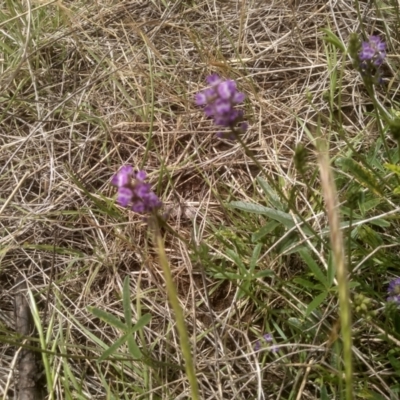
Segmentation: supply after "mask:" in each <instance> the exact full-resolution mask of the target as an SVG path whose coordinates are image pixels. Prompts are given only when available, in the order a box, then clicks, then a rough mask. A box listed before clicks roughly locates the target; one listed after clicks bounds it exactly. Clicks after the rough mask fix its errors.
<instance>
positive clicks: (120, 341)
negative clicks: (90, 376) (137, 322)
mask: <svg viewBox="0 0 400 400" xmlns="http://www.w3.org/2000/svg"><path fill="white" fill-rule="evenodd" d="M128 335H129V333H126V334H125V335H123V336H122V337H121V338H119V339H118V340H117V341H116V342H115V343H113V344H112V345H111V346H110V347H109V348H108V349H107V350H105V351H104V352H103V354H102V355H101V356H100V358H99V359H98V361H99V362H101V361H104V360H105V359H106V358H108V357H110V356H111V355H112V354H113V353H115V352H116V351H117V350H118V348H119V347H121V346H122V345H123V344H124V343H125V342H126V341H127V339H128Z"/></svg>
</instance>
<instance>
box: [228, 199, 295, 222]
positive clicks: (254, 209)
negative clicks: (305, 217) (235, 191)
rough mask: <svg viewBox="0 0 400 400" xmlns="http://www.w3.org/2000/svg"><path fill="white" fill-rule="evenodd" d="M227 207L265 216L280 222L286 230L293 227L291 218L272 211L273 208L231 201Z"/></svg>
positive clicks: (281, 212) (283, 213)
mask: <svg viewBox="0 0 400 400" xmlns="http://www.w3.org/2000/svg"><path fill="white" fill-rule="evenodd" d="M228 205H229V206H230V207H232V208H237V209H239V210H242V211H247V212H251V213H254V214H261V215H266V216H267V217H269V218H271V219H273V220H275V221H278V222H280V223H281V224H283V225H284V226H285V227H286V228H288V229H290V228H293V227H294V226H295V223H294V221H293V218H292V216H291V215H290V214H288V213H285V212H283V211H278V210H274V209H273V208H269V207H264V206H261V205H259V204H255V203H245V202H244V201H232V202H230V203H229V204H228Z"/></svg>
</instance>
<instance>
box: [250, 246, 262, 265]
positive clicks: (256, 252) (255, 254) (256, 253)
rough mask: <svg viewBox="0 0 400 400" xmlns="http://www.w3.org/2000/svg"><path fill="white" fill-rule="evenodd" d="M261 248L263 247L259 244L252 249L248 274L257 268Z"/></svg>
mask: <svg viewBox="0 0 400 400" xmlns="http://www.w3.org/2000/svg"><path fill="white" fill-rule="evenodd" d="M262 246H263V245H262V244H261V243H259V244H257V245H256V246H255V247H254V250H253V254H252V255H251V259H250V266H249V267H250V269H249V271H250V272H253V271H254V269H255V268H256V266H257V262H258V259H259V258H260V253H261V249H262Z"/></svg>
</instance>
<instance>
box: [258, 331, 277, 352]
mask: <svg viewBox="0 0 400 400" xmlns="http://www.w3.org/2000/svg"><path fill="white" fill-rule="evenodd" d="M273 341H274V338H273V336H272V333H266V334H265V335H263V337H262V338H261V339H260V340H257V342H256V344H255V345H254V351H258V350H260V349H261V347H264V346H265V345H267V344H268V343H272V342H273ZM267 348H268V350H270V351H272V352H273V353H276V352H277V351H279V349H278V347H277V346H274V345H272V346H270V345H268V346H267Z"/></svg>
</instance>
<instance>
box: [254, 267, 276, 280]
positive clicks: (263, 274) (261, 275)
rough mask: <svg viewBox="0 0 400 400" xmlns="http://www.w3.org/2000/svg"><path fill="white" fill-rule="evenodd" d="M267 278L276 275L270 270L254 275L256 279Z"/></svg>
mask: <svg viewBox="0 0 400 400" xmlns="http://www.w3.org/2000/svg"><path fill="white" fill-rule="evenodd" d="M266 276H275V273H274V271H272V270H270V269H264V270H263V271H259V272H257V273H256V274H255V275H254V277H255V278H265V277H266Z"/></svg>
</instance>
